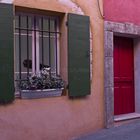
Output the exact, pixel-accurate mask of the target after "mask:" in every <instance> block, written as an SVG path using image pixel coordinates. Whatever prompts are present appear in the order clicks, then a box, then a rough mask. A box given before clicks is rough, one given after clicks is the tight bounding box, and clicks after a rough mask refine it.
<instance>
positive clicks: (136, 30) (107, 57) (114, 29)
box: [104, 21, 140, 128]
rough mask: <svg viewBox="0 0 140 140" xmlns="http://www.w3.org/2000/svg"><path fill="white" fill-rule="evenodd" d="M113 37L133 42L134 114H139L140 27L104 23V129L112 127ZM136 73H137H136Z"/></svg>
mask: <svg viewBox="0 0 140 140" xmlns="http://www.w3.org/2000/svg"><path fill="white" fill-rule="evenodd" d="M114 36H122V37H129V38H132V39H133V40H134V91H135V93H134V94H135V110H136V111H135V112H137V113H140V103H138V101H137V100H138V99H139V100H140V94H139V93H140V88H139V86H138V85H139V84H140V82H139V81H140V78H138V77H139V76H138V73H140V65H138V63H137V61H138V58H140V26H137V25H134V24H132V23H118V22H110V21H105V22H104V97H105V98H104V99H105V127H106V128H110V127H113V126H114V69H113V65H114V62H113V59H114V57H113V48H114V44H113V38H114ZM136 71H137V72H136Z"/></svg>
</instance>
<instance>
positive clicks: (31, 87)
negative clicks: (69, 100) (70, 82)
mask: <svg viewBox="0 0 140 140" xmlns="http://www.w3.org/2000/svg"><path fill="white" fill-rule="evenodd" d="M19 88H20V95H21V98H24V99H33V98H43V97H51V96H61V95H62V90H63V89H64V82H63V80H62V79H61V77H60V76H58V75H51V72H50V68H46V67H44V68H43V69H42V70H41V71H40V73H38V74H32V75H30V76H29V77H28V78H27V80H22V81H21V82H20V84H19Z"/></svg>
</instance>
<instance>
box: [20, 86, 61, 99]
mask: <svg viewBox="0 0 140 140" xmlns="http://www.w3.org/2000/svg"><path fill="white" fill-rule="evenodd" d="M62 91H63V88H61V89H43V90H21V91H20V95H21V98H22V99H39V98H47V97H57V96H61V95H62Z"/></svg>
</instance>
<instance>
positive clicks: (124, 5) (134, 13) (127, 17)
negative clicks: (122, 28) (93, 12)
mask: <svg viewBox="0 0 140 140" xmlns="http://www.w3.org/2000/svg"><path fill="white" fill-rule="evenodd" d="M139 7H140V1H139V0H117V1H116V0H109V1H108V0H104V15H105V20H109V21H116V22H131V23H134V24H138V25H140V18H139V15H140V8H139Z"/></svg>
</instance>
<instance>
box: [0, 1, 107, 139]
mask: <svg viewBox="0 0 140 140" xmlns="http://www.w3.org/2000/svg"><path fill="white" fill-rule="evenodd" d="M67 3H69V4H67ZM14 5H16V6H22V7H30V8H37V9H42V10H51V11H57V12H62V13H68V12H71V13H77V14H79V12H81V14H83V13H84V14H85V15H89V16H90V25H91V37H90V39H91V50H92V54H91V57H92V60H93V66H92V68H93V69H92V70H93V71H92V74H93V76H92V80H91V81H92V82H91V95H90V96H88V97H86V98H83V99H68V97H67V96H64V97H58V98H49V99H38V100H18V99H16V100H15V102H14V103H13V104H10V105H8V106H0V121H1V125H0V137H1V139H2V140H16V139H20V140H27V139H34V140H46V139H48V140H56V139H57V140H59V139H60V140H62V139H63V140H68V139H71V138H73V137H75V136H79V135H81V134H83V133H87V132H91V131H96V130H98V129H101V128H103V127H104V95H103V90H104V89H103V87H104V84H103V80H104V74H103V69H104V53H103V52H104V48H103V19H102V18H101V16H100V14H99V7H98V6H97V1H96V0H88V1H81V0H72V1H70V0H14ZM101 7H102V5H101ZM65 21H66V18H65V19H64V22H63V26H65ZM63 30H64V31H65V30H66V27H64V29H63ZM66 33H67V32H65V33H64V35H66ZM63 37H64V36H63ZM63 39H64V40H63V43H64V47H66V46H65V44H67V43H66V39H65V37H64V38H63ZM92 40H93V41H92ZM7 134H8V135H7Z"/></svg>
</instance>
